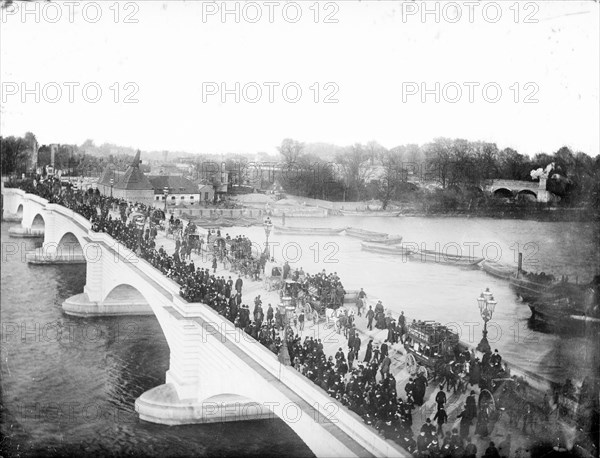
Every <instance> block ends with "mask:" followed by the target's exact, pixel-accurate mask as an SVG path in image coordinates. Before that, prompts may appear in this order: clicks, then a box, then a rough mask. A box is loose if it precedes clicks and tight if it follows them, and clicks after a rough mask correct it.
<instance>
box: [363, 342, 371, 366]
mask: <svg viewBox="0 0 600 458" xmlns="http://www.w3.org/2000/svg"><path fill="white" fill-rule="evenodd" d="M371 358H373V339H370V340H369V343H368V344H367V349H366V351H365V359H363V361H364V362H365V363H368V362H370V361H371Z"/></svg>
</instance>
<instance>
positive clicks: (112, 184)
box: [110, 178, 115, 199]
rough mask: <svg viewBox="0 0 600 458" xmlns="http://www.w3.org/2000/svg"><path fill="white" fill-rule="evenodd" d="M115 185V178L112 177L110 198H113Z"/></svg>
mask: <svg viewBox="0 0 600 458" xmlns="http://www.w3.org/2000/svg"><path fill="white" fill-rule="evenodd" d="M114 185H115V179H114V178H111V179H110V198H111V199H112V198H113V186H114Z"/></svg>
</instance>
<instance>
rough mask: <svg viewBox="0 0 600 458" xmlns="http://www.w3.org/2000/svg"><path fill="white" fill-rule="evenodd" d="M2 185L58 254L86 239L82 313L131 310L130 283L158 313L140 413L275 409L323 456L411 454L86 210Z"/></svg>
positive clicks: (233, 415)
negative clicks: (183, 291)
mask: <svg viewBox="0 0 600 458" xmlns="http://www.w3.org/2000/svg"><path fill="white" fill-rule="evenodd" d="M2 192H3V194H4V198H5V199H4V203H5V209H6V210H7V213H9V214H17V213H19V211H18V210H19V207H20V208H21V211H22V215H23V218H22V222H21V226H22V227H23V228H30V227H31V224H32V222H33V221H34V219H35V218H36V217H38V215H39V216H40V217H41V218H42V219H43V220H44V224H45V235H44V244H43V246H42V252H47V253H49V255H50V257H52V256H60V255H61V250H64V249H65V248H66V246H65V245H64V243H65V240H72V239H73V238H74V239H76V240H77V242H78V243H79V245H80V248H81V252H82V253H83V254H84V256H85V259H86V263H87V269H86V286H85V288H84V293H83V294H80V295H78V297H77V298H76V299H77V300H76V301H74V302H73V303H71V306H72V307H74V308H75V309H76V310H75V311H76V312H79V313H76V314H79V315H83V316H86V315H90V316H91V315H98V314H102V313H103V312H110V308H113V310H114V307H119V306H120V307H123V308H127V307H128V305H129V303H130V302H131V294H130V293H131V291H134V292H135V294H136V295H137V296H136V297H137V298H138V299H139V302H140V303H141V304H142V305H143V306H145V307H150V308H151V309H152V311H153V312H154V314H155V316H156V317H157V319H158V321H159V324H160V326H161V328H162V330H163V332H164V335H165V338H166V340H167V343H168V345H169V349H170V364H169V370H168V371H167V373H166V377H165V379H166V383H165V384H163V385H160V386H158V387H155V388H153V389H151V390H149V391H147V392H146V393H143V394H142V395H141V396H140V397H139V398H138V399H137V400H136V402H135V408H136V411H137V412H138V413H139V415H140V418H141V419H144V420H147V421H151V422H155V423H162V424H168V425H178V424H190V423H206V422H223V421H241V420H252V419H258V418H271V417H273V416H277V417H279V418H281V419H282V420H284V421H285V422H286V423H287V424H288V426H290V428H292V430H294V431H295V432H296V433H297V434H298V436H299V437H300V438H301V439H302V440H303V441H304V442H305V443H306V444H307V446H308V447H309V448H310V449H311V450H312V451H313V453H315V455H317V456H410V454H409V453H408V452H406V451H405V450H404V449H402V448H401V447H399V446H398V445H397V444H395V443H393V442H392V441H388V440H385V439H384V438H382V437H381V436H379V435H378V434H377V432H376V431H375V430H374V429H373V428H371V427H369V426H368V425H366V424H365V423H364V422H363V421H362V419H361V418H360V417H359V416H358V415H356V414H354V413H353V412H351V411H349V410H348V409H347V408H346V407H344V406H343V405H342V404H340V403H339V402H337V401H336V400H335V399H332V398H331V397H329V396H328V395H327V393H325V392H324V391H323V390H322V389H321V388H319V387H317V386H316V385H314V384H313V383H312V382H310V381H309V380H308V379H306V378H305V377H304V376H302V375H301V374H299V373H298V372H297V371H295V370H294V369H292V368H290V367H289V366H285V365H283V364H281V363H280V362H279V361H278V359H277V357H276V356H275V355H274V354H273V353H272V352H270V351H269V350H268V349H266V348H265V347H264V346H263V345H261V344H260V343H258V342H257V341H255V340H254V339H253V338H252V337H251V336H248V335H247V334H245V333H244V332H243V331H241V330H239V329H237V328H235V327H234V326H233V324H232V323H231V322H229V321H228V320H226V319H225V318H223V317H222V316H220V315H219V314H217V313H216V312H215V311H214V310H212V309H211V308H210V307H208V306H207V305H205V304H201V303H188V302H186V301H185V300H183V299H182V298H181V297H180V296H179V285H177V284H176V283H175V282H173V281H172V280H170V279H168V278H166V277H165V276H163V275H162V274H161V273H160V272H159V271H158V270H157V269H155V268H154V267H152V266H151V265H150V264H149V263H148V262H146V261H144V260H142V259H138V258H137V256H136V255H135V253H133V252H131V251H130V250H128V249H127V248H125V247H124V246H123V245H121V244H120V243H118V242H116V241H115V240H114V239H112V238H111V237H110V236H108V235H107V234H103V233H95V232H93V231H91V225H90V223H89V221H87V220H85V218H83V217H82V216H81V215H78V214H75V213H74V212H73V211H71V210H69V209H66V208H64V207H62V206H60V205H56V204H50V203H48V202H47V201H46V200H45V199H42V198H40V197H38V196H35V195H31V194H26V193H25V192H24V191H21V190H16V189H3V190H2ZM6 254H7V255H11V253H8V252H7V253H6ZM17 255H20V254H17ZM125 293H127V294H125ZM119 299H122V302H119ZM68 304H69V299H68V300H67V301H65V306H68ZM135 305H136V306H137V305H139V304H135ZM67 309H68V307H65V310H67ZM86 310H87V312H89V313H86Z"/></svg>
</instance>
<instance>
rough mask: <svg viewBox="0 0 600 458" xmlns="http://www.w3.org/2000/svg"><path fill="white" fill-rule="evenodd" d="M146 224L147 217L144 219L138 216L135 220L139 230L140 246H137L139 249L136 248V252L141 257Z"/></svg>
mask: <svg viewBox="0 0 600 458" xmlns="http://www.w3.org/2000/svg"><path fill="white" fill-rule="evenodd" d="M145 225H146V218H144V219H142V218H140V217H138V219H136V220H135V226H136V228H137V230H138V231H139V234H138V246H137V250H136V254H137V255H138V257H140V256H141V255H142V235H143V233H144V226H145Z"/></svg>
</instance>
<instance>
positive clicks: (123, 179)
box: [99, 150, 154, 191]
mask: <svg viewBox="0 0 600 458" xmlns="http://www.w3.org/2000/svg"><path fill="white" fill-rule="evenodd" d="M141 162H142V161H141V160H140V150H138V151H137V152H136V153H135V157H134V158H133V161H131V165H130V166H129V167H127V170H125V172H120V171H118V170H115V166H114V165H113V164H109V165H108V166H107V167H106V168H105V169H104V172H103V173H102V176H101V177H100V180H99V183H100V184H103V185H105V186H110V180H111V178H112V179H113V180H114V181H113V186H114V189H125V190H130V191H133V190H153V189H154V187H153V186H152V183H150V180H148V177H146V175H144V172H142V171H141V170H140V163H141Z"/></svg>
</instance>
